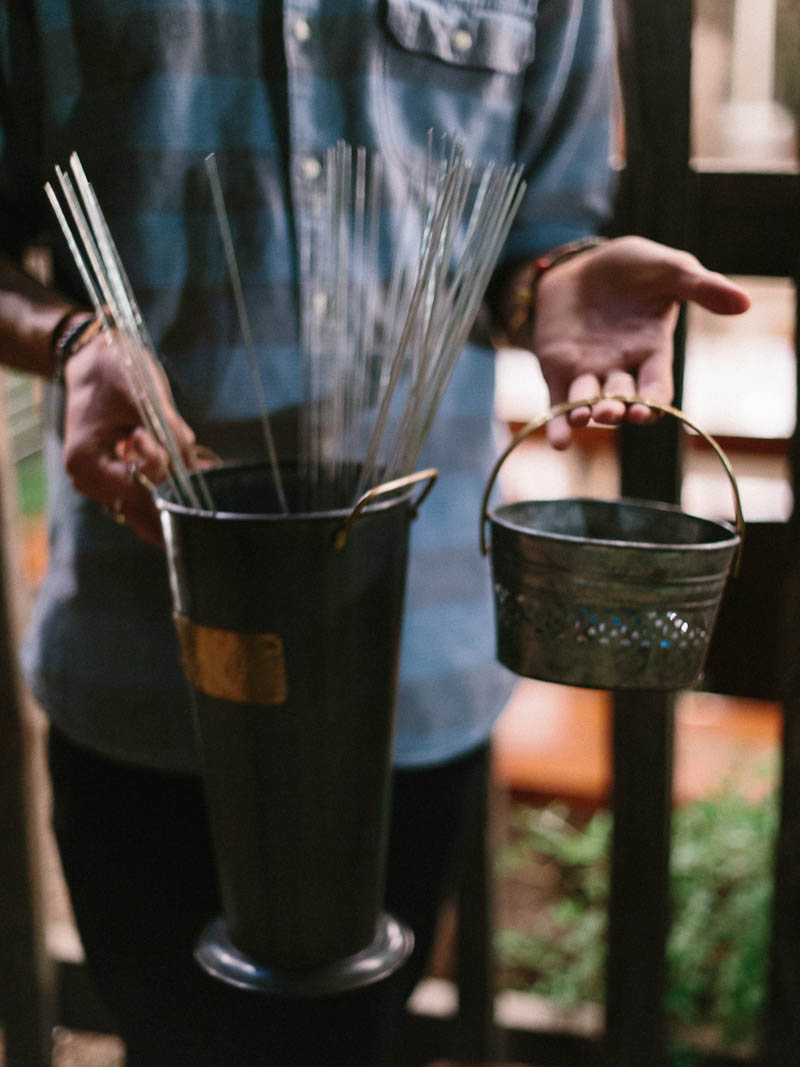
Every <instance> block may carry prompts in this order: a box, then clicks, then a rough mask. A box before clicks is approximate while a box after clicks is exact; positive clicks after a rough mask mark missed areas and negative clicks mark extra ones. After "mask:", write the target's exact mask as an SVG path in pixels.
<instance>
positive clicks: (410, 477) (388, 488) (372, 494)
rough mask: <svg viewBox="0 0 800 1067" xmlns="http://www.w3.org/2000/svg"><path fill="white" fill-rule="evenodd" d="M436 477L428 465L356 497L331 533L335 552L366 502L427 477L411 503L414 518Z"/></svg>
mask: <svg viewBox="0 0 800 1067" xmlns="http://www.w3.org/2000/svg"><path fill="white" fill-rule="evenodd" d="M438 477H439V472H438V470H436V468H435V467H428V468H427V469H426V470H424V471H417V472H416V473H415V474H406V475H404V476H403V477H402V478H394V479H393V480H392V481H390V482H383V484H382V485H376V486H375V488H374V489H368V490H367V491H366V493H364V494H363V495H362V496H360V497H359V498H358V500H357V501H356V503H355V506H354V507H353V510H352V511H351V512H350V514H349V515H348V516H347V518H346V519H345V520H344V522H343V523H342V525H341V526H340V527H339V528H338V529H337V531H336V533H335V534H334V535H333V547H334V548H335V549H336V551H337V552H340V551H341V550H342V549H343V548H344V546H345V543H346V541H347V535H348V534H349V533H350V530H351V529H352V526H353V523H354V522H355V521H356V519H357V518H358V516H359V515H360V514H361V512H362V511H363V510H364V508H365V507H366V506H367V504H371V503H372V501H373V500H375V499H376V498H377V497H379V496H383V495H384V494H386V493H394V492H396V491H397V490H398V489H407V488H408V487H409V486H410V485H416V484H417V483H418V482H423V481H425V480H426V479H427V482H428V484H427V485H426V486H425V488H424V489H423V490H422V492H421V493H420V494H419V496H418V497H417V499H416V500H415V501H414V503H413V504H411V515H412V518H416V515H417V512H418V511H419V509H420V505H421V504H422V501H423V500H424V499H425V497H426V496H427V495H428V493H430V491H431V489H433V486H434V483H435V482H436V479H437V478H438Z"/></svg>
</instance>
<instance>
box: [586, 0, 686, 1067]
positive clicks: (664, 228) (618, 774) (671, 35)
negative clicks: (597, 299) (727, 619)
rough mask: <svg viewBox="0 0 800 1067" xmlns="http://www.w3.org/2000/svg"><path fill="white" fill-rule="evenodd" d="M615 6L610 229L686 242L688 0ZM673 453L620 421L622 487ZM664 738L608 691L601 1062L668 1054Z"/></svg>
mask: <svg viewBox="0 0 800 1067" xmlns="http://www.w3.org/2000/svg"><path fill="white" fill-rule="evenodd" d="M616 6H617V21H618V35H619V47H620V72H621V79H622V85H623V95H624V98H625V131H626V138H625V141H626V169H625V176H624V181H623V183H622V187H621V196H620V202H619V210H618V219H617V228H618V232H629V233H637V234H639V235H641V236H644V237H649V238H651V239H653V240H657V241H661V242H663V243H664V244H669V245H673V246H675V247H678V248H688V247H689V237H690V231H689V219H690V210H689V207H690V179H689V144H690V140H689V138H690V128H689V122H690V93H691V32H692V3H691V0H653V2H652V3H649V4H638V3H636V2H635V0H617V5H616ZM684 334H685V326H684V323H683V320H682V321H681V324H680V326H679V329H678V332H677V334H676V345H675V397H676V402H677V403H678V404H680V397H681V391H682V390H681V386H682V381H683V353H684ZM645 434H646V436H645ZM680 452H681V427H680V425H679V424H678V422H677V421H676V420H672V419H664V420H662V421H661V423H660V424H659V425H658V426H657V427H655V428H654V429H653V430H651V431H650V432H647V431H645V433H642V432H641V431H637V430H636V429H635V428H633V427H630V428H626V429H625V431H624V432H623V433H622V435H621V467H622V478H621V483H622V495H623V496H632V497H642V498H646V499H651V500H652V499H658V500H665V501H668V502H675V501H677V500H678V499H679V494H680V480H681V462H680ZM673 744H674V699H673V697H672V696H671V695H669V694H662V693H644V692H636V691H631V692H625V693H622V692H620V693H616V694H615V696H614V719H613V740H612V751H613V767H614V783H613V793H612V807H613V818H614V831H613V844H612V858H611V898H610V914H609V944H608V960H607V966H606V1036H605V1056H604V1062H605V1063H607V1064H608V1065H609V1067H611V1065H616V1064H623V1063H624V1064H625V1065H626V1067H661V1065H666V1063H667V1059H668V1040H667V1031H666V1025H665V1016H664V992H665V987H666V941H667V936H668V933H669V855H670V820H671V811H672V767H673Z"/></svg>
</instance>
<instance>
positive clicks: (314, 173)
mask: <svg viewBox="0 0 800 1067" xmlns="http://www.w3.org/2000/svg"><path fill="white" fill-rule="evenodd" d="M300 170H301V171H302V174H303V177H304V178H305V179H306V181H309V182H315V181H316V180H317V178H318V177H319V176H320V174H321V173H322V164H321V163H320V161H319V160H318V159H316V157H314V156H306V157H305V158H304V159H303V160H302V161H301V163H300Z"/></svg>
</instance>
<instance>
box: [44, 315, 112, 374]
mask: <svg viewBox="0 0 800 1067" xmlns="http://www.w3.org/2000/svg"><path fill="white" fill-rule="evenodd" d="M102 328H103V324H102V322H101V321H100V319H99V318H98V317H97V315H96V314H95V313H94V312H93V311H86V310H85V309H82V308H73V309H72V310H71V311H68V312H67V313H66V315H63V316H62V317H61V318H60V319H59V320H58V322H57V323H56V325H55V328H54V330H53V333H52V335H51V341H50V354H51V359H52V364H53V378H55V380H56V381H57V382H61V384H62V385H63V383H64V369H65V367H66V365H67V361H68V360H69V359H70V358H71V357H72V356H74V355H75V353H76V352H80V350H81V349H82V348H84V347H85V346H86V345H87V344H88V343H89V342H90V341H91V340H92V339H93V338H95V337H96V336H97V335H98V333H100V331H101V330H102Z"/></svg>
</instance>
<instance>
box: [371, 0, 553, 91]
mask: <svg viewBox="0 0 800 1067" xmlns="http://www.w3.org/2000/svg"><path fill="white" fill-rule="evenodd" d="M537 5H538V0H495V2H494V3H493V4H492V5H491V6H489V5H484V4H480V3H475V2H474V0H473V2H471V3H470V2H461V3H459V2H458V0H449V2H448V0H388V4H387V9H386V21H387V27H388V30H389V32H390V34H391V35H392V36H393V37H394V39H395V40H396V42H397V43H398V44H399V45H400V46H401V47H402V48H403V49H405V50H406V51H407V52H409V53H413V54H416V55H418V56H428V57H430V58H432V59H435V60H439V61H440V62H443V63H449V64H453V65H454V66H456V67H465V68H473V69H478V70H487V71H496V72H497V73H499V74H511V75H513V74H519V73H520V72H521V71H522V70H524V68H525V67H526V66H527V65H528V64H529V63H530V61H531V60H532V58H533V46H534V22H535V14H536V7H537Z"/></svg>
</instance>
